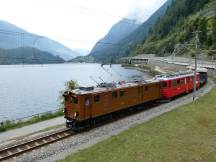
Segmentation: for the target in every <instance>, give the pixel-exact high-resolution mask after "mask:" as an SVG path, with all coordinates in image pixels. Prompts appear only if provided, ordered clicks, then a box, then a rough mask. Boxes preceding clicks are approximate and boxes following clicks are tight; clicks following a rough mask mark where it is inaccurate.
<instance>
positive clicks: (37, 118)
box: [0, 109, 64, 132]
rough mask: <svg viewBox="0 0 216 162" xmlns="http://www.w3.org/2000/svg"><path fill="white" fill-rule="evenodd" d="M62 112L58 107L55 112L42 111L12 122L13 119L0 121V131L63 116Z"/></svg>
mask: <svg viewBox="0 0 216 162" xmlns="http://www.w3.org/2000/svg"><path fill="white" fill-rule="evenodd" d="M63 115H64V113H63V111H62V109H59V110H58V111H56V112H53V113H52V112H48V113H44V114H42V115H37V116H33V117H32V118H30V119H28V120H24V121H23V120H21V121H18V122H13V121H9V120H7V121H5V122H4V123H2V124H1V125H0V132H4V131H7V130H11V129H16V128H21V127H24V126H27V125H31V124H34V123H37V122H41V121H45V120H49V119H52V118H55V117H58V116H63Z"/></svg>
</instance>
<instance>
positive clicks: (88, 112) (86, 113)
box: [84, 95, 92, 119]
mask: <svg viewBox="0 0 216 162" xmlns="http://www.w3.org/2000/svg"><path fill="white" fill-rule="evenodd" d="M91 111H92V110H91V96H90V95H86V96H85V97H84V118H85V119H90V118H91V116H92V114H91Z"/></svg>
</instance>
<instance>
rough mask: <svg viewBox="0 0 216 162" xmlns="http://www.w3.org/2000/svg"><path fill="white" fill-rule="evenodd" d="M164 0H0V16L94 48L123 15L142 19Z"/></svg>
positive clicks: (73, 45)
mask: <svg viewBox="0 0 216 162" xmlns="http://www.w3.org/2000/svg"><path fill="white" fill-rule="evenodd" d="M165 1H166V0H106V1H104V0H0V20H4V21H7V22H10V23H12V24H14V25H16V26H18V27H20V28H22V29H25V30H27V31H28V32H31V33H35V34H38V35H42V36H46V37H49V38H51V39H54V40H56V41H59V42H60V43H62V44H64V45H66V46H67V47H69V48H71V49H87V50H91V49H92V47H93V46H94V44H95V43H96V42H97V41H98V40H99V39H101V38H102V37H104V36H105V35H106V34H107V32H108V31H109V29H110V28H111V27H112V25H113V24H115V23H117V22H118V21H119V20H121V19H122V18H123V17H127V18H130V19H136V20H137V22H143V21H145V20H146V19H147V18H148V17H149V16H150V15H152V14H153V13H154V12H155V11H156V10H157V9H158V8H159V7H160V6H161V5H162V4H163V3H164V2H165ZM125 23H127V22H125Z"/></svg>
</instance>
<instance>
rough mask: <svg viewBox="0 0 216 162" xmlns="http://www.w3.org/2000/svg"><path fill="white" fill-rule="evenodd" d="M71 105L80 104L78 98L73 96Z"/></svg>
mask: <svg viewBox="0 0 216 162" xmlns="http://www.w3.org/2000/svg"><path fill="white" fill-rule="evenodd" d="M71 103H74V104H78V99H77V97H76V96H71Z"/></svg>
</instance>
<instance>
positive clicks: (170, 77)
mask: <svg viewBox="0 0 216 162" xmlns="http://www.w3.org/2000/svg"><path fill="white" fill-rule="evenodd" d="M197 74H199V73H197ZM191 76H194V72H192V71H187V72H179V73H175V74H164V75H158V76H156V78H157V79H159V80H160V81H167V80H173V79H181V78H185V77H191Z"/></svg>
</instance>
